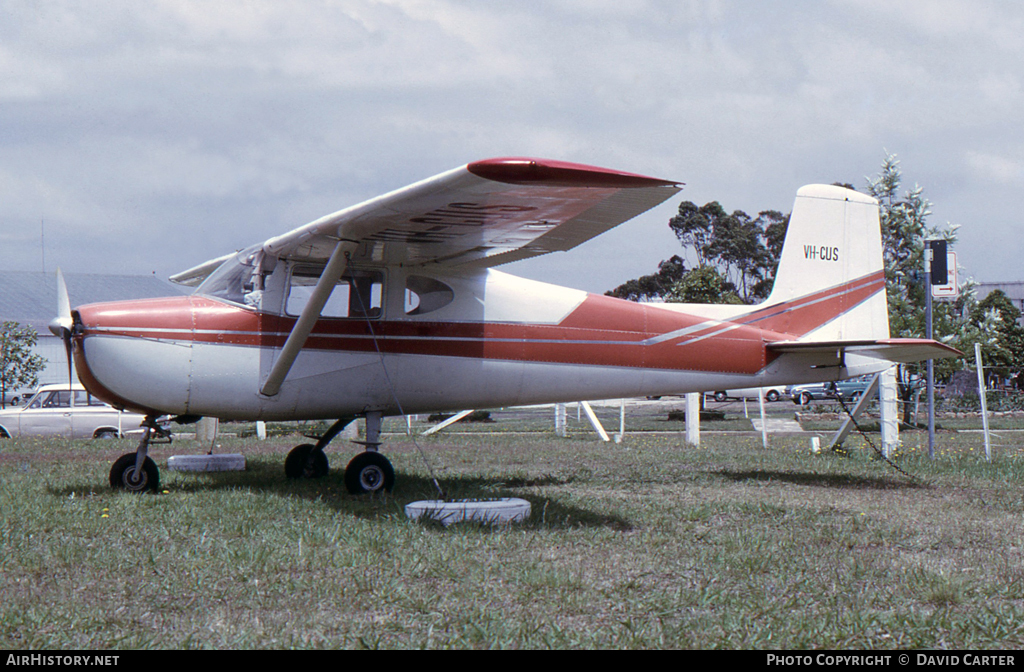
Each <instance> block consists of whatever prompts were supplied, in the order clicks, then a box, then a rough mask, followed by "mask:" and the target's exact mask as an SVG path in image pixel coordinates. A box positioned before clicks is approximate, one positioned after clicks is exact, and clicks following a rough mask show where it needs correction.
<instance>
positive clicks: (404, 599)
mask: <svg viewBox="0 0 1024 672" xmlns="http://www.w3.org/2000/svg"><path fill="white" fill-rule="evenodd" d="M590 436H591V435H588V434H585V433H583V434H578V435H577V436H576V438H570V439H557V438H555V437H553V436H552V435H551V434H550V433H539V434H536V435H478V436H473V435H467V436H463V435H447V436H446V435H438V436H436V437H431V438H429V439H420V440H419V443H420V445H421V446H423V448H424V450H425V452H426V455H427V458H428V459H429V460H430V462H431V464H432V465H433V466H434V469H435V470H436V471H437V473H438V475H439V477H440V478H441V480H442V481H443V484H444V485H445V487H446V488H447V489H448V490H449V493H450V494H451V495H453V496H457V497H497V496H516V497H523V498H525V499H528V500H529V501H530V502H531V503H532V505H533V514H532V516H531V518H530V520H529V521H528V522H527V523H526V524H523V525H517V526H509V527H498V528H491V527H486V526H481V525H475V524H463V525H456V526H452V527H451V528H447V529H445V528H441V527H439V526H435V525H431V524H420V523H414V522H411V521H409V520H407V519H406V518H405V516H404V515H403V506H404V505H405V504H406V503H408V502H410V501H414V500H418V499H427V498H433V497H434V496H435V493H434V491H433V486H432V484H431V482H430V479H429V477H428V472H427V469H426V467H425V466H424V463H423V460H422V459H421V457H420V455H419V453H418V452H417V450H416V449H415V447H414V446H413V445H412V443H411V442H410V440H409V439H408V438H406V437H401V436H398V437H391V438H389V443H388V445H387V446H386V453H387V454H388V456H389V457H390V458H391V459H392V461H393V463H394V464H395V467H396V470H397V472H398V483H397V486H396V488H395V491H394V492H393V493H392V495H391V496H388V497H381V498H365V497H364V498H357V497H352V496H350V495H348V494H347V493H346V492H345V490H344V485H343V484H342V482H341V472H342V469H343V467H344V464H345V462H347V460H348V459H349V458H350V457H351V455H353V454H354V451H353V450H352V447H350V446H347V445H344V444H342V443H341V442H336V444H335V445H334V446H332V448H331V449H330V450H329V454H330V457H331V459H332V471H331V474H330V476H329V477H327V478H325V479H322V480H319V481H301V482H297V481H288V480H286V479H285V478H284V475H283V469H282V462H283V459H284V455H285V453H286V452H287V450H288V449H290V448H291V447H292V446H293V445H295V444H297V443H300V442H302V440H301V439H300V438H299V437H297V436H291V437H273V438H271V439H269V440H267V441H263V442H259V441H255V440H254V439H223V440H222V441H221V449H220V450H221V451H222V452H236V451H237V452H243V453H245V454H246V457H247V459H248V470H247V471H246V472H244V473H225V474H215V475H194V474H192V475H189V474H178V473H174V472H170V471H168V470H166V469H165V468H164V467H165V464H166V457H167V456H168V455H171V454H176V453H198V452H202V451H201V449H200V448H199V447H198V446H196V445H195V444H194V443H191V442H188V441H182V442H176V443H175V444H174V445H173V446H171V447H167V446H160V447H158V449H157V450H155V451H153V454H154V457H155V458H156V460H157V462H158V464H160V466H161V475H162V477H163V481H164V487H163V490H164V491H165V492H162V493H161V494H154V495H143V496H136V495H128V494H123V493H115V492H113V491H111V490H110V488H109V486H108V485H107V471H108V469H109V466H110V463H111V462H112V461H113V460H114V459H115V458H116V457H117V456H118V455H119V454H120V453H122V452H128V451H130V450H133V448H134V447H133V445H132V444H131V442H129V441H111V442H101V441H75V442H70V441H59V440H51V441H43V440H6V441H3V442H2V443H0V483H2V487H0V595H2V596H3V599H2V601H0V647H2V648H17V649H25V648H29V649H37V648H51V649H54V648H84V649H92V648H188V647H195V648H227V647H232V648H259V647H268V648H282V647H368V648H377V647H387V648H399V647H425V648H442V647H502V648H521V647H529V648H546V647H553V648H562V647H587V648H603V647H608V648H611V647H616V648H629V647H644V648H653V647H673V648H676V647H679V648H701V649H708V648H729V649H737V648H771V649H780V648H781V649H789V648H903V647H937V648H1007V647H1019V646H1021V645H1022V644H1024V631H1022V627H1021V625H1020V624H1021V622H1022V620H1024V566H1022V563H1021V560H1020V558H1021V552H1022V548H1024V490H1022V485H1024V451H1022V448H1024V446H1020V447H1017V446H1013V445H1003V446H1001V447H1000V448H999V450H998V452H997V454H996V459H995V460H994V461H993V463H991V464H988V463H986V462H985V461H984V460H983V459H982V456H983V453H982V444H981V437H980V435H976V434H975V435H968V434H955V433H952V432H949V433H947V432H943V433H941V434H940V441H939V443H940V450H939V454H938V457H937V459H935V460H934V461H932V460H929V459H927V457H926V456H924V455H923V454H922V451H921V449H920V437H919V436H918V435H916V434H905V435H904V450H903V451H902V455H901V456H900V458H899V459H900V464H901V466H902V467H903V468H904V469H906V470H907V471H908V472H909V473H910V474H912V475H913V476H914V478H913V479H908V478H906V477H904V476H902V475H900V474H899V473H897V472H896V471H895V470H893V469H892V468H891V467H889V466H888V465H886V464H885V463H883V462H880V461H877V460H875V459H873V458H872V456H871V454H870V452H869V451H867V450H866V449H863V448H862V447H861V446H862V444H861V439H860V438H858V437H854V438H852V439H850V441H848V443H847V447H848V448H849V449H850V454H849V456H848V457H840V456H838V455H835V454H832V453H826V454H822V455H817V456H812V455H810V454H809V452H808V449H807V438H806V435H804V436H793V437H785V436H782V435H775V436H772V437H771V446H770V447H769V449H767V450H765V449H764V448H762V447H761V440H760V435H758V434H754V433H746V432H728V433H722V434H708V435H706V436H705V437H704V439H703V441H702V445H701V447H700V448H694V447H687V446H684V445H683V443H682V440H681V438H680V436H679V435H675V434H646V435H645V434H633V435H629V434H627V436H626V437H625V439H624V441H623V443H622V444H618V445H616V444H606V443H601V442H598V441H594V440H592V439H591V438H590ZM1005 443H1006V442H1004V444H1005Z"/></svg>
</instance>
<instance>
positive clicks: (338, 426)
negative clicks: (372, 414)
mask: <svg viewBox="0 0 1024 672" xmlns="http://www.w3.org/2000/svg"><path fill="white" fill-rule="evenodd" d="M353 420H355V417H354V416H348V417H344V418H339V419H338V421H337V422H335V423H334V424H333V425H331V427H330V429H328V430H327V433H325V434H324V435H323V436H321V437H319V438H318V437H315V436H310V437H309V438H311V439H317V442H316V444H315V445H314V444H312V443H304V444H302V445H301V446H296V447H295V448H293V449H292V450H291V452H290V453H288V457H286V458H285V460H284V473H285V475H286V476H288V478H322V477H323V476H326V475H327V472H328V471H330V468H331V465H330V462H329V461H328V459H327V455H326V454H325V453H324V448H326V447H327V444H328V443H330V442H331V441H332V440H333V439H334V437H336V436H337V435H338V434H339V433H340V432H341V430H343V429H345V428H346V427H348V425H349V423H350V422H352V421H353Z"/></svg>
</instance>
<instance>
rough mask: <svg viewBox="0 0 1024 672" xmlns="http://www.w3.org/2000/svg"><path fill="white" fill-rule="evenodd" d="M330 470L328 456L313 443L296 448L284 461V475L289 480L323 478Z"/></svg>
mask: <svg viewBox="0 0 1024 672" xmlns="http://www.w3.org/2000/svg"><path fill="white" fill-rule="evenodd" d="M330 470H331V463H330V461H328V459H327V455H325V454H324V451H322V450H316V446H314V445H313V444H311V443H304V444H302V445H301V446H295V447H294V448H292V450H291V452H289V453H288V457H286V458H285V459H284V473H285V476H287V477H288V478H323V477H324V476H326V475H327V472H329V471H330Z"/></svg>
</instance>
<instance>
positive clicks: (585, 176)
mask: <svg viewBox="0 0 1024 672" xmlns="http://www.w3.org/2000/svg"><path fill="white" fill-rule="evenodd" d="M466 169H467V170H469V172H471V173H472V174H474V175H476V176H477V177H482V178H484V179H486V180H492V181H494V182H505V183H507V184H531V185H537V186H546V187H609V188H615V189H629V188H636V187H665V186H673V187H674V186H680V185H682V182H675V181H673V180H660V179H658V178H655V177H647V176H645V175H636V174H634V173H624V172H622V171H618V170H610V169H608V168H598V167H597V166H587V165H584V164H582V163H569V162H567V161H554V160H551V159H535V158H530V157H520V156H510V157H501V158H495V159H484V160H483V161H474V162H473V163H470V164H469V165H468V166H466Z"/></svg>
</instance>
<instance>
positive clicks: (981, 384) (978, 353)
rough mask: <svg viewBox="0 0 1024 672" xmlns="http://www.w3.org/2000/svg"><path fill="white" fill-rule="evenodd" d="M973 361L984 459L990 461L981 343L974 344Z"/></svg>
mask: <svg viewBox="0 0 1024 672" xmlns="http://www.w3.org/2000/svg"><path fill="white" fill-rule="evenodd" d="M974 360H975V361H976V362H977V363H978V398H979V399H980V400H981V427H982V429H984V430H985V459H986V460H988V461H989V462H991V461H992V443H991V441H990V440H989V436H988V404H987V403H986V401H985V370H984V368H983V366H982V362H981V343H975V344H974Z"/></svg>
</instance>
